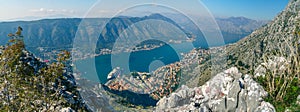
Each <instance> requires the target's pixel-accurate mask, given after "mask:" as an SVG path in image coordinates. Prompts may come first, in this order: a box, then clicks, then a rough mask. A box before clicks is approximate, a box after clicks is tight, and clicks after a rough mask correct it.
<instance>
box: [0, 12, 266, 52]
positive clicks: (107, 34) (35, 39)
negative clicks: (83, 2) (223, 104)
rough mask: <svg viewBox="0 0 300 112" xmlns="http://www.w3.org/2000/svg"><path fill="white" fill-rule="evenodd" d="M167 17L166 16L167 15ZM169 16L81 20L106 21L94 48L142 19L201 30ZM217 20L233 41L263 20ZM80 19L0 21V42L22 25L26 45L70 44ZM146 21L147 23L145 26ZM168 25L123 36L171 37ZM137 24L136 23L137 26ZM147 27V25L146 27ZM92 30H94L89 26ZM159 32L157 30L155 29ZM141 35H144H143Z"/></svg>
mask: <svg viewBox="0 0 300 112" xmlns="http://www.w3.org/2000/svg"><path fill="white" fill-rule="evenodd" d="M167 16H168V17H169V16H170V15H167ZM170 17H171V18H172V19H173V20H172V19H170V18H167V17H165V16H163V15H161V14H152V15H149V16H144V17H127V16H122V17H115V18H112V19H109V18H90V19H85V22H88V23H86V24H87V25H90V26H93V27H95V26H96V27H97V26H103V25H104V24H105V23H106V22H107V24H106V25H105V27H104V29H103V30H102V32H101V34H100V35H99V40H98V44H97V48H99V49H100V48H111V47H112V45H113V43H114V42H115V41H116V39H117V38H118V37H119V36H120V35H121V33H123V34H122V35H124V32H123V31H124V30H126V29H127V28H128V27H130V26H131V25H133V24H135V23H138V22H142V21H145V20H160V21H165V22H167V23H169V24H171V25H172V26H175V27H177V28H178V29H180V30H181V31H183V32H184V33H186V34H188V35H186V36H190V35H189V33H192V34H193V35H200V36H198V37H200V38H203V37H202V36H201V32H198V31H197V30H195V27H193V25H191V24H190V23H186V21H184V20H180V19H182V18H181V17H179V16H178V17H176V16H175V15H171V16H170ZM216 20H217V23H218V24H219V26H220V28H221V31H222V34H223V36H224V39H225V42H226V43H232V42H236V41H237V40H239V39H241V38H243V37H245V36H247V35H249V34H250V33H251V32H252V31H253V30H255V29H257V28H258V27H260V26H262V25H264V24H266V23H267V22H266V21H256V20H251V19H247V18H243V17H231V18H217V19H216ZM81 21H82V19H79V18H65V19H43V20H37V21H16V22H2V23H0V37H1V38H0V44H1V45H3V44H5V43H6V42H7V40H8V38H7V34H8V33H11V32H15V30H16V29H17V27H18V26H22V27H23V29H24V31H23V35H24V41H25V43H26V45H27V47H32V48H36V47H52V48H66V47H72V42H73V40H74V37H75V35H76V32H77V28H78V26H79V24H80V22H81ZM149 24H150V25H149ZM169 24H163V25H161V23H159V24H158V23H155V24H154V23H151V22H145V23H141V24H140V26H139V27H136V28H135V29H134V28H133V29H132V32H134V33H136V32H138V33H137V34H134V33H133V34H127V35H126V33H125V37H130V35H134V36H135V37H138V38H141V36H148V37H168V38H170V39H172V36H174V35H180V34H179V33H178V31H176V30H170V27H169V26H168V25H169ZM137 26H138V25H137ZM146 26H147V27H150V28H147V27H146ZM93 30H95V29H93ZM93 30H90V29H88V27H87V28H86V31H83V32H85V33H83V35H82V36H81V37H82V38H81V40H82V41H87V39H85V38H84V37H86V36H97V35H92V33H91V32H95V31H93ZM158 31H159V32H160V33H157V32H158ZM143 38H144V37H143Z"/></svg>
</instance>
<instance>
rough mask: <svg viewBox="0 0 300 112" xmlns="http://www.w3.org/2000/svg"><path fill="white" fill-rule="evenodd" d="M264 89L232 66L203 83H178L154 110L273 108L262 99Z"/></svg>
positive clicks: (243, 110) (222, 110) (249, 109)
mask: <svg viewBox="0 0 300 112" xmlns="http://www.w3.org/2000/svg"><path fill="white" fill-rule="evenodd" d="M266 96H267V92H266V91H264V89H263V87H262V86H260V85H259V84H258V83H257V82H255V81H254V80H253V79H252V78H251V76H250V75H247V74H246V75H242V74H241V73H240V72H239V71H238V69H237V68H235V67H233V68H230V69H228V70H225V71H224V72H222V73H219V74H217V75H216V76H215V77H213V78H212V79H211V80H210V81H208V82H206V83H205V84H204V85H203V86H200V87H195V88H188V87H187V86H182V87H181V88H179V90H177V92H175V93H172V94H171V95H170V96H168V97H164V98H162V99H161V100H159V102H158V103H157V107H156V110H157V111H213V112H216V111H217V112H224V111H238V112H245V111H249V112H252V111H263V110H265V111H270V112H272V111H275V109H274V107H273V106H272V105H271V104H270V103H268V102H265V101H263V99H262V98H263V97H266Z"/></svg>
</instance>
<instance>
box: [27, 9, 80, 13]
mask: <svg viewBox="0 0 300 112" xmlns="http://www.w3.org/2000/svg"><path fill="white" fill-rule="evenodd" d="M30 12H34V13H40V14H74V13H75V11H74V10H67V9H46V8H40V9H31V10H30Z"/></svg>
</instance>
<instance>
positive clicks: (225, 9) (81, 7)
mask: <svg viewBox="0 0 300 112" xmlns="http://www.w3.org/2000/svg"><path fill="white" fill-rule="evenodd" d="M141 3H145V4H154V5H155V4H162V5H166V6H167V7H168V6H170V7H175V8H176V7H185V8H186V7H187V6H189V7H188V8H187V10H188V12H189V13H190V14H192V15H193V14H201V12H199V10H197V9H195V8H193V7H198V6H199V5H201V4H202V5H203V6H204V7H206V8H207V9H208V10H209V11H210V13H211V14H212V15H214V16H215V17H246V18H249V19H255V20H271V19H273V18H274V17H275V16H276V15H277V14H278V13H280V12H281V11H282V10H283V9H284V8H285V7H286V5H287V3H288V0H280V1H273V0H264V1H262V0H251V1H250V0H249V1H245V0H243V1H236V0H226V1H225V0H224V1H220V0H193V1H188V2H186V1H180V0H176V1H172V2H170V1H165V0H163V1H157V0H153V1H148V0H142V1H135V0H127V1H116V0H110V1H108V0H89V1H80V0H72V1H70V0H60V1H58V0H43V1H35V0H27V1H18V0H11V1H5V2H3V3H2V6H1V7H0V8H1V10H0V12H1V15H0V22H4V21H31V20H39V19H53V18H103V17H111V16H112V15H114V13H115V12H120V11H124V10H125V11H126V10H127V9H126V8H128V7H129V6H130V7H131V6H132V4H141ZM49 4H51V5H49ZM66 4H67V5H66ZM100 6H101V7H100ZM98 7H100V8H98ZM92 9H93V10H92ZM117 9H122V10H117ZM145 12H146V13H151V12H152V13H157V12H159V13H170V12H168V11H165V10H160V9H159V8H158V9H156V8H155V9H154V8H153V7H152V8H149V7H148V8H147V7H146V8H138V10H135V11H132V12H128V13H127V15H124V16H142V15H147V14H145ZM87 13H89V14H87Z"/></svg>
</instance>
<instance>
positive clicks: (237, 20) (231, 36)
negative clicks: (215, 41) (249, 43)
mask: <svg viewBox="0 0 300 112" xmlns="http://www.w3.org/2000/svg"><path fill="white" fill-rule="evenodd" d="M164 15H166V16H167V17H169V18H171V19H172V20H174V21H175V22H176V23H177V24H179V25H180V26H182V27H183V29H185V30H186V31H190V32H191V33H192V34H194V35H196V36H198V37H200V38H204V37H203V35H202V34H201V32H199V31H198V28H197V26H196V25H194V23H193V22H192V21H190V20H189V19H188V18H187V17H185V16H183V15H178V14H172V13H165V14H164ZM195 18H199V19H201V17H195ZM215 20H216V22H217V24H218V25H219V27H220V30H221V33H222V35H223V38H224V41H225V43H226V44H228V43H234V42H237V41H238V40H240V39H242V38H244V37H246V36H248V35H249V34H251V33H252V32H253V31H254V30H256V29H258V28H260V27H261V26H263V25H265V24H267V23H268V22H269V21H266V20H253V19H249V18H245V17H228V18H220V17H217V18H215ZM203 30H206V29H203ZM200 40H203V39H200Z"/></svg>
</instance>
